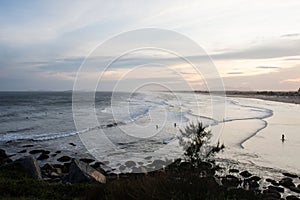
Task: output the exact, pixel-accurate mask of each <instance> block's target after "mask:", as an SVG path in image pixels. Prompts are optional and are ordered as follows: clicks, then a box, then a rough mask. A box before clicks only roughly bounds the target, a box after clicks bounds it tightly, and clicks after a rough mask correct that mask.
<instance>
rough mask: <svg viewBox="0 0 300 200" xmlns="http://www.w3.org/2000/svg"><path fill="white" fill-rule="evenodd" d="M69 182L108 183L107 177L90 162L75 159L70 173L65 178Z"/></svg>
mask: <svg viewBox="0 0 300 200" xmlns="http://www.w3.org/2000/svg"><path fill="white" fill-rule="evenodd" d="M64 181H66V182H69V183H81V182H99V183H106V177H105V176H104V175H103V174H101V173H100V172H98V171H97V170H95V169H93V168H92V167H91V166H89V165H88V164H86V163H84V162H81V161H78V160H75V159H73V160H72V162H71V166H70V171H69V174H68V175H67V176H66V177H65V178H64Z"/></svg>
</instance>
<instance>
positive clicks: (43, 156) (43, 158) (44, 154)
mask: <svg viewBox="0 0 300 200" xmlns="http://www.w3.org/2000/svg"><path fill="white" fill-rule="evenodd" d="M48 158H49V155H48V154H46V153H42V154H41V155H40V156H39V157H38V158H37V160H46V159H48Z"/></svg>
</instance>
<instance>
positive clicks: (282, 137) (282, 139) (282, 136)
mask: <svg viewBox="0 0 300 200" xmlns="http://www.w3.org/2000/svg"><path fill="white" fill-rule="evenodd" d="M284 140H285V138H284V134H282V135H281V141H282V142H284Z"/></svg>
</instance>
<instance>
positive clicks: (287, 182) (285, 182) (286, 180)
mask: <svg viewBox="0 0 300 200" xmlns="http://www.w3.org/2000/svg"><path fill="white" fill-rule="evenodd" d="M279 184H280V185H282V186H284V187H286V188H290V187H295V184H294V183H293V179H291V178H283V179H281V180H280V181H279Z"/></svg>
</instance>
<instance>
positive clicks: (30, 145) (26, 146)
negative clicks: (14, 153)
mask: <svg viewBox="0 0 300 200" xmlns="http://www.w3.org/2000/svg"><path fill="white" fill-rule="evenodd" d="M22 147H24V148H28V147H33V145H32V144H27V145H23V146H22Z"/></svg>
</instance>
